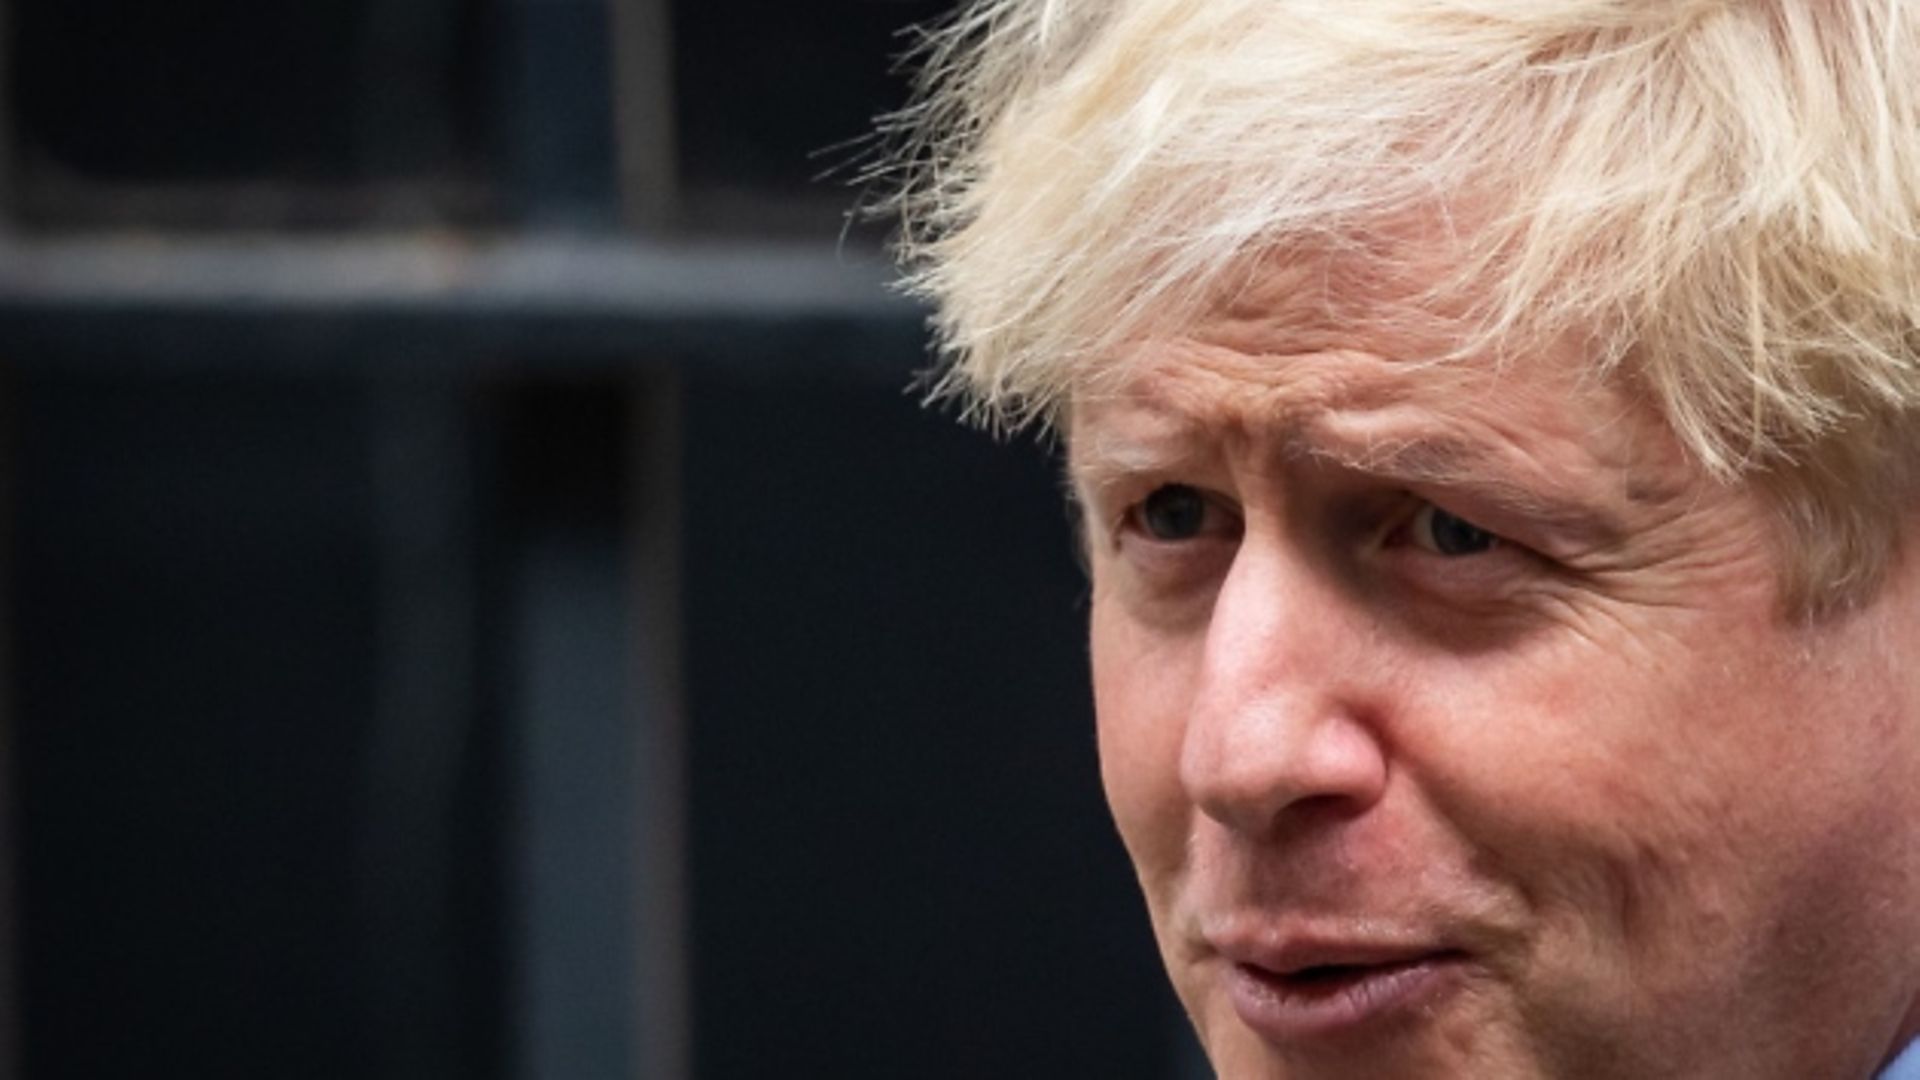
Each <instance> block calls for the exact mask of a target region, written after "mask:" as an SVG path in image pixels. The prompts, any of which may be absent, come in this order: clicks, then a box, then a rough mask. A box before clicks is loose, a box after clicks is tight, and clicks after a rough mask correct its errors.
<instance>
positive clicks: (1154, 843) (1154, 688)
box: [1091, 595, 1193, 891]
mask: <svg viewBox="0 0 1920 1080" xmlns="http://www.w3.org/2000/svg"><path fill="white" fill-rule="evenodd" d="M1091 637H1092V641H1091V651H1092V659H1093V692H1094V715H1095V717H1096V721H1097V726H1098V730H1099V742H1100V777H1101V782H1102V784H1103V785H1104V787H1105V789H1106V795H1107V803H1108V805H1109V806H1110V807H1111V808H1112V810H1113V816H1114V822H1115V824H1116V825H1117V826H1118V827H1119V830H1120V835H1121V839H1122V840H1124V841H1125V843H1126V846H1127V850H1128V852H1129V854H1131V855H1132V857H1133V861H1134V865H1135V868H1136V869H1137V870H1138V871H1139V873H1140V876H1141V878H1142V879H1143V882H1144V883H1147V884H1148V885H1149V887H1150V891H1151V885H1152V884H1153V879H1155V878H1156V877H1160V876H1163V875H1171V874H1173V873H1176V872H1177V871H1178V868H1179V866H1180V863H1181V861H1182V859H1183V858H1184V851H1185V845H1186V836H1187V833H1188V830H1189V828H1190V825H1189V822H1190V818H1191V808H1190V806H1189V805H1188V803H1187V799H1186V795H1185V792H1184V791H1183V789H1182V787H1181V784H1180V747H1181V742H1182V739H1183V738H1184V733H1185V726H1186V725H1185V720H1186V710H1187V702H1188V700H1189V699H1188V697H1187V691H1188V688H1189V687H1190V684H1191V663H1192V662H1193V661H1191V660H1189V659H1188V657H1186V656H1185V655H1183V650H1182V649H1181V648H1180V647H1178V646H1177V645H1170V644H1169V643H1167V642H1166V641H1164V640H1161V639H1158V638H1156V637H1154V636H1153V635H1151V634H1148V633H1146V632H1144V631H1142V630H1141V629H1140V628H1139V627H1138V625H1137V624H1135V623H1133V622H1131V621H1130V620H1127V619H1125V618H1122V617H1118V615H1117V614H1116V612H1115V611H1114V610H1113V607H1112V605H1111V604H1107V603H1103V602H1102V601H1101V600H1100V599H1099V597H1098V596H1097V595H1096V597H1095V600H1094V604H1093V616H1092V634H1091Z"/></svg>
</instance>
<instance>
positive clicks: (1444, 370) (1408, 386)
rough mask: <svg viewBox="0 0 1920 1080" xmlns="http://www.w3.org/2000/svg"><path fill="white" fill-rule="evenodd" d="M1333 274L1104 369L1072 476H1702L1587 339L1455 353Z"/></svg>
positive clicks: (1648, 482) (1238, 307)
mask: <svg viewBox="0 0 1920 1080" xmlns="http://www.w3.org/2000/svg"><path fill="white" fill-rule="evenodd" d="M1327 281H1328V279H1327V278H1326V277H1325V276H1324V274H1322V275H1320V276H1318V277H1315V276H1314V272H1313V271H1312V270H1311V269H1309V270H1306V271H1298V270H1296V271H1291V272H1276V273H1271V274H1268V275H1265V276H1264V277H1262V278H1261V279H1260V280H1257V281H1255V282H1253V283H1252V284H1251V285H1250V287H1248V288H1245V289H1242V290H1240V291H1238V292H1236V293H1235V294H1234V295H1233V296H1232V297H1231V298H1230V299H1229V300H1228V301H1226V302H1223V303H1221V304H1219V305H1217V306H1216V307H1215V308H1214V309H1213V310H1212V311H1211V312H1210V313H1209V314H1208V315H1207V316H1205V317H1204V318H1202V319H1199V320H1196V321H1195V322H1194V324H1193V325H1192V326H1190V327H1188V328H1186V329H1185V330H1184V331H1183V332H1181V333H1179V334H1172V335H1167V336H1164V337H1160V338H1156V339H1153V340H1147V341H1142V342H1139V343H1137V344H1136V345H1134V346H1133V347H1131V348H1129V349H1128V350H1126V351H1125V352H1124V353H1121V354H1118V355H1116V356H1115V357H1113V358H1112V359H1111V360H1110V361H1109V362H1108V363H1107V364H1106V365H1105V366H1104V367H1102V368H1100V369H1098V370H1095V371H1091V372H1090V373H1089V375H1088V377H1087V378H1085V379H1084V380H1082V382H1081V385H1080V386H1079V387H1078V388H1077V389H1076V390H1075V391H1074V393H1073V395H1072V398H1071V401H1070V410H1069V419H1068V425H1067V428H1068V442H1069V448H1070V452H1071V458H1072V462H1073V467H1074V470H1075V472H1076V475H1078V476H1079V477H1080V478H1081V480H1082V481H1083V482H1087V481H1097V480H1099V479H1100V478H1102V477H1104V476H1107V475H1111V474H1120V473H1131V472H1144V471H1153V469H1154V468H1155V467H1156V466H1157V465H1159V464H1165V463H1168V462H1170V461H1172V460H1174V459H1181V460H1191V459H1195V458H1200V457H1214V456H1218V455H1223V454H1225V455H1232V454H1244V453H1253V454H1258V455H1262V456H1268V457H1271V456H1282V457H1299V456H1302V455H1306V456H1313V457H1317V458H1322V459H1333V460H1337V461H1340V462H1342V463H1344V464H1348V465H1352V466H1354V467H1357V468H1361V469H1369V468H1373V467H1375V466H1378V467H1379V468H1380V471H1383V472H1392V473H1394V474H1395V475H1408V474H1410V475H1415V476H1424V477H1425V478H1428V479H1444V478H1447V476H1453V477H1454V478H1458V479H1463V480H1464V479H1470V477H1468V476H1467V475H1466V473H1467V471H1468V469H1469V467H1472V468H1474V469H1480V470H1481V471H1489V470H1497V471H1498V472H1499V473H1500V474H1501V475H1502V476H1503V477H1504V478H1505V479H1506V480H1513V481H1517V480H1520V479H1525V480H1529V481H1532V482H1535V483H1537V484H1541V485H1553V486H1562V487H1564V486H1569V485H1572V484H1574V483H1576V482H1578V483H1581V484H1585V485H1597V486H1600V487H1605V488H1608V489H1611V490H1612V491H1613V492H1615V493H1617V494H1618V495H1620V496H1622V497H1625V498H1628V499H1631V500H1632V501H1636V502H1639V501H1644V500H1646V499H1648V498H1651V497H1655V496H1658V495H1667V494H1671V493H1672V492H1673V491H1674V490H1675V489H1676V488H1677V487H1683V486H1686V485H1687V484H1689V483H1691V482H1692V481H1693V480H1694V479H1696V476H1695V474H1694V471H1693V469H1692V468H1691V466H1690V465H1689V463H1688V461H1687V459H1686V457H1685V454H1684V452H1683V451H1682V450H1681V449H1680V446H1679V443H1678V441H1677V440H1676V439H1675V438H1674V437H1673V435H1672V434H1671V432H1670V431H1669V430H1668V428H1667V426H1666V425H1665V424H1664V423H1663V422H1662V421H1661V420H1660V418H1659V417H1658V415H1657V414H1656V412H1655V410H1654V409H1653V408H1652V406H1651V405H1650V404H1649V403H1648V402H1647V401H1646V400H1645V398H1644V397H1643V396H1642V395H1640V394H1638V393H1636V392H1634V391H1633V390H1632V388H1631V387H1630V386H1628V385H1627V384H1626V381H1625V380H1624V379H1623V378H1620V377H1618V376H1617V375H1603V374H1601V373H1599V372H1597V371H1595V370H1594V365H1593V364H1592V363H1591V362H1590V360H1589V358H1588V357H1587V356H1586V355H1585V354H1584V352H1583V351H1582V349H1581V348H1580V344H1579V342H1578V341H1575V340H1567V341H1560V342H1551V343H1546V344H1542V345H1539V346H1536V347H1531V348H1518V347H1512V348H1508V349H1507V350H1506V351H1505V352H1504V353H1503V354H1502V355H1498V356H1487V355H1455V350H1454V347H1453V345H1452V344H1451V339H1450V336H1449V335H1448V334H1447V332H1446V326H1447V323H1446V320H1444V319H1443V318H1440V317H1436V316H1432V315H1430V314H1429V313H1427V312H1424V311H1421V310H1416V309H1415V306H1414V305H1411V304H1381V305H1379V306H1377V307H1374V308H1373V309H1372V312H1371V314H1372V316H1373V317H1372V318H1367V317H1364V316H1363V315H1362V314H1360V313H1355V312H1351V311H1342V310H1340V309H1339V308H1337V307H1336V306H1335V305H1334V304H1333V303H1332V302H1330V301H1329V300H1328V299H1327V292H1326V287H1327ZM1389 466H1391V467H1390V468H1389ZM1443 474H1445V475H1443Z"/></svg>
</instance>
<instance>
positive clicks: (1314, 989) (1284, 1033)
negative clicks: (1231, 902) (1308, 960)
mask: <svg viewBox="0 0 1920 1080" xmlns="http://www.w3.org/2000/svg"><path fill="white" fill-rule="evenodd" d="M1461 962H1462V957H1461V956H1460V955H1459V954H1458V953H1435V954H1433V955H1430V956H1422V957H1418V958H1415V959H1412V960H1408V961H1405V962H1402V963H1397V964H1376V965H1371V966H1367V967H1357V968H1354V969H1352V971H1350V972H1346V973H1341V974H1336V975H1329V976H1324V977H1321V978H1311V979H1300V978H1288V977H1286V976H1282V975H1277V974H1274V973H1273V972H1270V971H1266V970H1264V969H1261V968H1256V967H1251V966H1248V965H1246V964H1235V965H1233V966H1232V967H1231V968H1229V969H1228V975H1227V990H1228V996H1229V997H1230V998H1231V999H1232V1001H1233V1009H1234V1012H1235V1013H1237V1014H1239V1017H1240V1022H1241V1023H1243V1024H1246V1025H1247V1026H1248V1027H1250V1028H1252V1029H1253V1030H1254V1031H1255V1032H1256V1033H1257V1034H1259V1035H1260V1036H1261V1037H1262V1038H1264V1039H1266V1040H1268V1041H1269V1042H1274V1043H1298V1042H1303V1041H1308V1040H1312V1039H1324V1038H1329V1037H1334V1036H1338V1035H1341V1034H1345V1033H1348V1032H1352V1031H1356V1030H1359V1029H1362V1028H1371V1027H1374V1026H1376V1025H1378V1024H1381V1023H1384V1022H1386V1021H1388V1020H1390V1019H1392V1018H1394V1017H1397V1016H1405V1015H1407V1014H1408V1013H1410V1012H1412V1011H1413V1010H1415V1009H1417V1008H1419V1007H1420V1006H1423V1005H1427V1004H1429V1003H1431V1002H1432V1001H1433V1000H1434V999H1435V998H1437V997H1439V996H1440V995H1441V994H1443V993H1445V992H1446V991H1447V990H1448V989H1450V988H1451V987H1452V986H1454V985H1455V983H1456V981H1457V976H1458V974H1459V968H1460V966H1461Z"/></svg>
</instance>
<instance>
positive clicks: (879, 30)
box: [672, 0, 954, 194]
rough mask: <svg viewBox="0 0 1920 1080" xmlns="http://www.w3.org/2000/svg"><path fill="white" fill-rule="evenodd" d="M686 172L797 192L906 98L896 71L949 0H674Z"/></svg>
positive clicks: (695, 179) (719, 183) (697, 179)
mask: <svg viewBox="0 0 1920 1080" xmlns="http://www.w3.org/2000/svg"><path fill="white" fill-rule="evenodd" d="M672 3H673V9H672V10H673V25H674V54H675V61H674V62H675V70H674V83H675V91H676V105H677V107H678V128H679V132H680V145H681V148H682V149H681V170H682V177H683V180H684V182H685V183H686V184H687V186H688V187H689V188H691V189H693V190H694V191H695V192H698V191H699V190H702V189H715V188H719V189H750V190H753V189H757V190H760V191H762V192H774V193H789V194H790V193H794V192H799V191H805V190H808V189H809V188H812V189H813V190H815V191H822V190H825V191H827V192H828V193H829V194H830V193H831V189H828V188H823V187H822V186H821V185H819V184H817V183H816V180H817V178H819V177H820V176H821V175H822V174H823V173H826V172H830V171H833V170H834V169H835V167H836V166H842V165H844V164H845V163H847V162H848V161H849V160H851V159H853V158H854V157H855V156H856V155H857V153H858V152H859V147H858V146H857V145H852V144H854V143H857V142H858V141H859V140H861V139H863V138H864V137H865V136H866V135H867V133H868V132H869V131H871V130H872V127H873V123H872V122H873V118H874V117H875V116H877V115H879V114H880V113H882V112H884V111H886V110H889V109H893V108H897V107H898V106H899V105H901V104H903V103H904V101H905V99H906V94H907V86H908V77H907V76H906V75H905V74H903V73H901V72H898V71H895V70H893V69H894V68H895V67H896V66H897V65H896V63H895V61H896V59H897V58H898V57H899V56H900V55H901V54H902V53H904V52H905V51H906V50H907V48H908V46H909V45H910V44H911V42H912V38H910V37H909V36H907V35H906V33H904V30H905V28H907V27H909V26H911V25H914V24H918V23H923V22H926V21H928V20H930V19H935V18H938V17H939V16H940V15H941V14H942V13H943V12H945V11H947V10H949V9H950V8H952V7H953V6H954V5H953V4H952V3H951V0H808V2H807V3H793V2H792V0H672Z"/></svg>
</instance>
